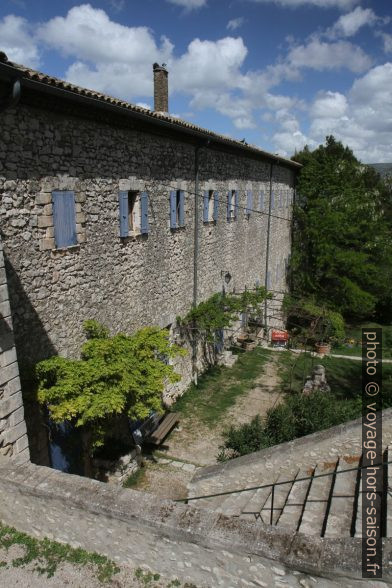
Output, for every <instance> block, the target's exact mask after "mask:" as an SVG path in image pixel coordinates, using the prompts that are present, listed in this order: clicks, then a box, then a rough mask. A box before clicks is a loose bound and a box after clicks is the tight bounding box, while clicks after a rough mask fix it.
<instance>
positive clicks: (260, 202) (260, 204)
mask: <svg viewBox="0 0 392 588" xmlns="http://www.w3.org/2000/svg"><path fill="white" fill-rule="evenodd" d="M259 210H260V211H262V210H264V191H263V190H261V191H260V192H259Z"/></svg>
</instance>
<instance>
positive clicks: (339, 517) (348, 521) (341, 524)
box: [324, 456, 361, 537]
mask: <svg viewBox="0 0 392 588" xmlns="http://www.w3.org/2000/svg"><path fill="white" fill-rule="evenodd" d="M360 460H361V458H360V456H343V457H341V458H340V459H339V463H338V467H337V470H336V473H337V475H336V477H335V483H334V486H333V490H332V496H331V503H330V508H329V513H328V520H327V526H326V528H325V534H324V536H325V537H350V536H351V525H352V521H353V511H354V505H355V495H356V491H357V480H358V470H352V471H349V472H344V470H347V469H351V468H354V467H357V466H358V465H359V463H360ZM339 472H344V473H339Z"/></svg>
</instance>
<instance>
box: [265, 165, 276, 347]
mask: <svg viewBox="0 0 392 588" xmlns="http://www.w3.org/2000/svg"><path fill="white" fill-rule="evenodd" d="M273 165H274V164H273V163H271V164H270V178H269V184H270V186H269V207H268V227H267V246H266V253H265V279H264V287H265V289H266V290H267V289H268V268H269V250H270V235H271V210H272V170H273ZM267 311H268V303H267V298H266V299H265V301H264V335H265V336H266V337H267V341H268V318H267Z"/></svg>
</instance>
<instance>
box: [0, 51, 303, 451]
mask: <svg viewBox="0 0 392 588" xmlns="http://www.w3.org/2000/svg"><path fill="white" fill-rule="evenodd" d="M0 60H1V61H0V109H1V112H0V128H1V138H2V140H1V142H0V229H1V239H2V242H3V248H4V258H5V270H6V276H7V283H8V291H9V301H10V306H11V311H12V321H13V329H14V336H15V344H16V351H17V355H18V363H19V368H20V372H21V376H22V382H24V381H27V380H28V377H29V373H30V372H31V368H32V366H33V365H34V364H35V363H36V362H37V361H39V360H40V359H42V358H45V357H48V356H51V355H53V354H56V353H58V354H61V355H64V356H70V357H75V356H77V354H78V352H79V349H80V345H81V343H82V342H83V332H82V323H83V321H84V320H86V319H90V318H95V319H97V320H99V321H101V322H102V323H104V324H105V325H106V326H107V327H109V329H110V330H111V332H112V333H114V332H118V331H124V332H132V331H134V330H135V329H138V328H140V327H142V326H146V325H160V326H162V327H167V326H169V325H172V326H173V325H174V324H175V321H176V317H177V316H178V315H180V316H181V315H182V316H184V315H185V314H186V313H187V312H188V311H189V309H190V308H191V306H192V304H193V303H197V302H200V301H201V300H204V299H206V298H208V297H209V296H211V295H212V294H213V293H215V292H218V291H222V287H223V286H225V287H226V289H230V290H234V289H235V290H237V291H241V290H243V289H244V288H245V287H247V288H252V287H254V285H255V284H261V285H264V284H265V285H266V286H267V287H268V288H269V289H272V290H275V291H279V292H281V291H284V290H285V288H286V278H285V264H286V263H287V260H288V256H289V254H290V230H291V223H290V217H291V204H292V202H293V194H294V181H295V174H296V171H297V169H298V167H299V166H298V164H296V163H294V162H292V161H290V160H287V159H284V158H282V157H279V156H277V155H273V154H271V153H267V152H265V151H262V150H260V149H258V148H256V147H254V146H251V145H247V144H246V143H243V142H240V141H236V140H233V139H230V138H227V137H225V136H221V135H218V134H215V133H213V132H211V131H208V130H205V129H202V128H200V127H197V126H195V125H194V124H191V123H189V122H185V121H183V120H180V119H178V118H174V117H171V116H170V115H169V114H167V112H166V111H167V110H168V97H167V71H166V69H165V68H164V67H161V66H158V64H154V80H155V92H154V94H155V99H156V101H157V103H156V105H155V110H154V111H149V110H146V109H143V108H140V107H138V106H135V105H133V104H129V103H127V102H124V101H122V100H118V99H115V98H112V97H110V96H106V95H103V94H100V93H98V92H94V91H91V90H87V89H84V88H80V87H76V86H74V85H72V84H69V83H67V82H65V81H62V80H59V79H56V78H53V77H50V76H47V75H44V74H42V73H39V72H36V71H32V70H31V69H28V68H26V67H23V66H20V65H17V64H14V63H11V62H10V61H8V60H7V57H6V56H5V55H4V54H0ZM267 251H268V255H267ZM277 305H279V302H275V303H272V305H271V309H270V310H269V311H268V313H267V316H269V317H270V319H271V320H274V317H277V316H278V315H277V314H276V312H275V310H273V308H276V306H277ZM1 320H4V319H3V318H2V319H1ZM275 322H276V321H275ZM278 322H279V321H278ZM190 364H191V358H190V356H188V357H187V358H185V359H183V360H182V364H181V365H180V366H179V369H180V370H181V372H182V374H183V380H182V383H181V388H177V389H176V390H175V391H174V392H172V394H177V393H179V392H180V391H181V389H184V388H185V387H186V386H187V385H188V384H189V382H190V379H191V375H192V370H191V365H190ZM0 365H2V364H0ZM0 387H1V382H0ZM0 403H1V400H0ZM25 412H26V414H27V413H29V414H34V412H31V413H30V412H29V411H27V410H25ZM34 419H35V417H34ZM34 419H33V420H34ZM28 429H30V431H29V433H30V446H31V453H32V459H33V460H35V461H37V462H39V461H41V462H43V461H44V457H43V454H42V452H41V449H40V447H41V446H40V442H39V441H37V438H38V437H37V435H33V434H32V431H33V429H34V427H30V426H29V422H28ZM0 442H1V441H0Z"/></svg>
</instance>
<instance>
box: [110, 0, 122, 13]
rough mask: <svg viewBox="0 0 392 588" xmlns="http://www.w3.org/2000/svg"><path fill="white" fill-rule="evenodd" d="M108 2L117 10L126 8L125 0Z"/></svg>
mask: <svg viewBox="0 0 392 588" xmlns="http://www.w3.org/2000/svg"><path fill="white" fill-rule="evenodd" d="M108 2H109V4H110V6H111V7H112V8H113V10H114V11H115V12H121V11H122V10H124V7H125V0H108Z"/></svg>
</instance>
